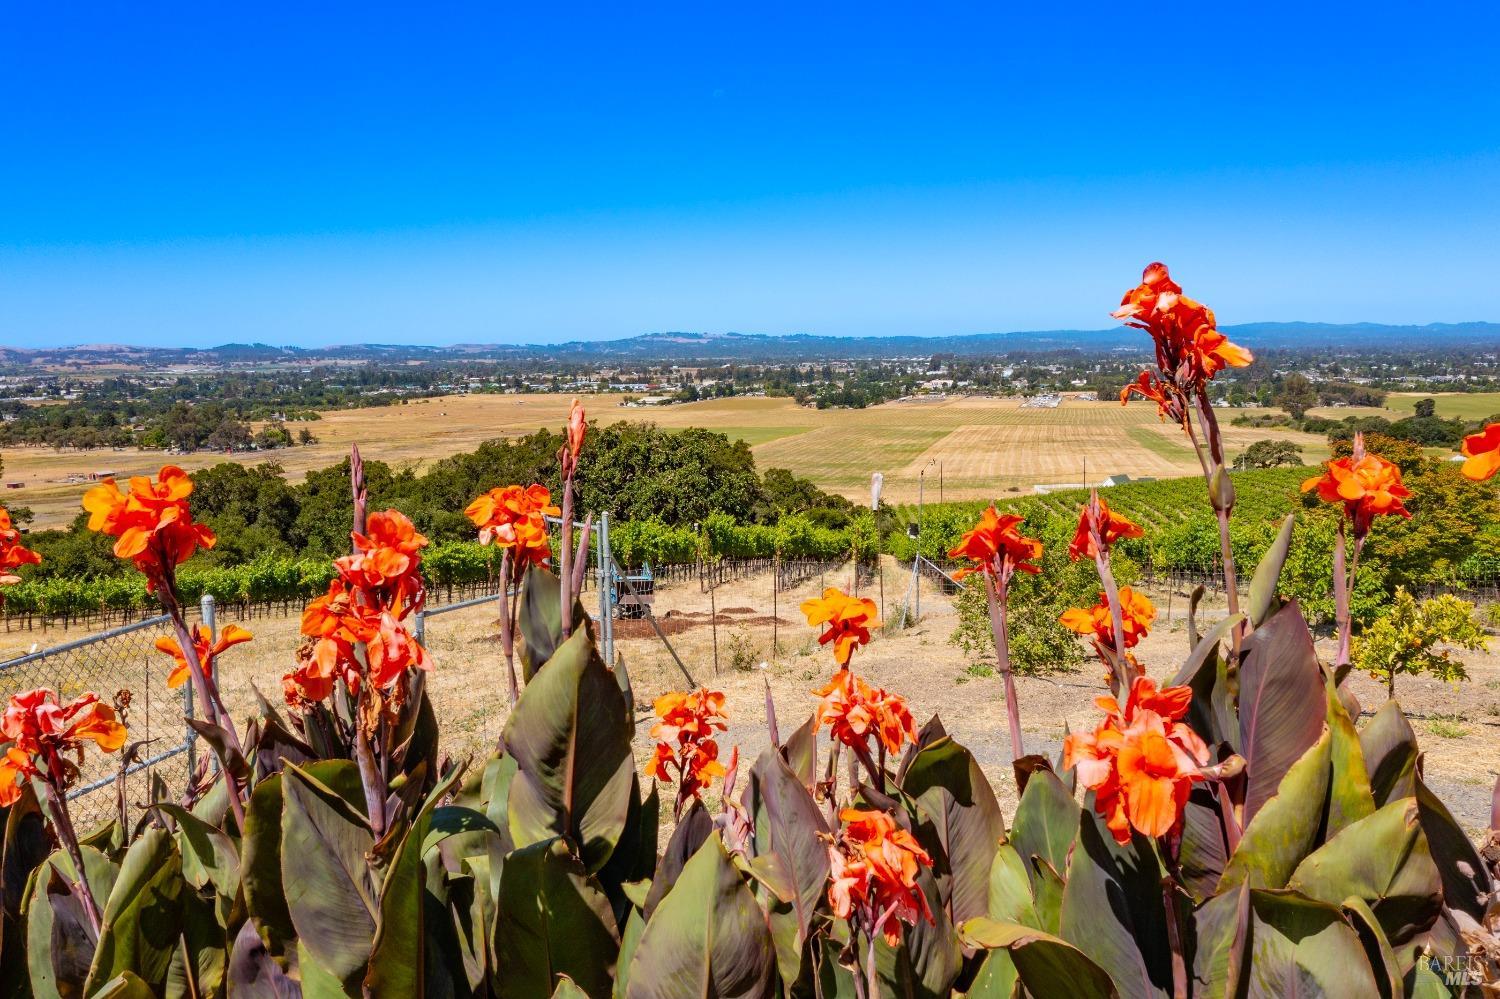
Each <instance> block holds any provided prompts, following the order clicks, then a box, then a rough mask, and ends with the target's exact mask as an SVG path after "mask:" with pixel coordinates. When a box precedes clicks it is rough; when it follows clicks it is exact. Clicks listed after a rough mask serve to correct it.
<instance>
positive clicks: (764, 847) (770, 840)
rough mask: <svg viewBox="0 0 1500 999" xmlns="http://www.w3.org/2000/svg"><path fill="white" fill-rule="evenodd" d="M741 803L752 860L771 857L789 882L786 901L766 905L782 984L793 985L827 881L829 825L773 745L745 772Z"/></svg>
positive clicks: (799, 779)
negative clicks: (751, 838)
mask: <svg viewBox="0 0 1500 999" xmlns="http://www.w3.org/2000/svg"><path fill="white" fill-rule="evenodd" d="M745 800H746V802H747V805H748V807H749V809H750V813H751V819H752V823H753V826H754V831H755V839H754V842H755V852H756V854H757V859H761V858H766V857H770V858H775V859H777V860H778V861H779V865H780V867H781V870H782V871H783V872H784V873H785V874H786V877H787V880H788V882H789V887H790V889H791V890H790V892H789V893H788V895H789V900H788V901H785V902H771V903H770V906H769V918H770V924H771V935H772V937H773V938H774V940H775V943H776V957H777V963H778V965H779V966H780V969H781V976H782V978H783V979H784V980H786V981H788V982H791V981H795V980H796V979H797V977H798V973H799V971H800V969H801V966H802V956H803V950H804V948H805V946H806V943H807V939H808V937H809V936H810V935H811V934H812V932H813V930H814V929H815V928H816V927H815V923H814V913H815V912H816V910H817V908H818V904H819V902H821V900H822V898H823V892H824V889H825V887H826V886H827V882H828V871H829V862H828V842H827V840H826V839H825V838H823V837H826V836H827V834H828V825H827V823H826V822H825V821H824V819H823V813H822V811H821V810H820V809H819V808H818V804H817V802H815V801H813V798H812V795H811V794H809V793H808V790H807V788H806V787H805V786H804V785H803V784H802V780H801V778H799V777H798V776H797V774H796V773H794V772H793V771H792V768H791V767H790V766H788V765H787V762H786V760H784V759H783V758H782V756H781V754H780V753H779V752H777V750H776V749H775V747H772V748H769V749H767V750H766V751H765V752H763V753H761V755H760V758H759V759H757V760H756V761H755V765H754V766H753V767H751V768H750V774H749V787H748V788H747V791H746V796H745Z"/></svg>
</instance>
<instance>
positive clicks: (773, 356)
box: [0, 322, 1500, 365]
mask: <svg viewBox="0 0 1500 999" xmlns="http://www.w3.org/2000/svg"><path fill="white" fill-rule="evenodd" d="M1220 329H1221V330H1222V331H1223V332H1224V333H1225V334H1226V335H1228V336H1229V337H1230V339H1232V340H1234V341H1235V342H1236V343H1241V344H1244V345H1245V346H1248V347H1251V348H1262V349H1265V348H1284V347H1303V348H1306V347H1316V348H1330V349H1336V348H1348V347H1358V346H1373V347H1391V346H1414V345H1431V346H1444V345H1456V344H1460V343H1468V344H1472V345H1473V346H1475V347H1486V346H1488V347H1500V323H1490V322H1469V323H1428V324H1426V325H1422V326H1397V325H1389V324H1385V323H1344V324H1339V323H1307V322H1270V323H1243V324H1240V325H1237V326H1224V327H1220ZM1146 347H1147V341H1146V339H1145V335H1144V334H1142V333H1140V332H1139V331H1137V330H1132V329H1128V328H1125V327H1115V328H1113V329H1100V330H1027V331H1015V332H1010V333H968V334H961V335H954V336H868V337H854V336H820V335H817V334H811V333H793V334H786V335H777V334H766V333H689V332H659V333H643V334H640V335H639V336H633V337H625V338H623V339H617V340H572V341H568V342H566V343H557V344H486V343H459V344H452V345H450V346H446V347H426V346H412V345H401V344H378V343H366V344H345V345H336V346H328V347H274V346H271V345H269V344H263V343H249V344H245V343H227V344H222V345H220V346H217V347H201V348H200V347H136V346H130V345H122V344H109V343H94V344H86V345H80V346H75V347H54V348H36V349H33V348H24V347H7V346H0V364H7V365H30V364H63V363H68V362H77V363H94V364H107V363H117V364H118V363H140V364H155V365H169V364H200V365H201V364H207V365H213V364H277V363H316V362H319V361H328V362H336V361H344V362H357V361H381V360H383V361H408V360H418V361H421V360H426V361H444V360H463V359H475V360H479V359H494V360H525V359H532V360H547V359H556V360H564V361H575V362H585V363H586V362H589V361H610V360H618V361H624V360H634V361H661V362H677V363H680V362H684V361H705V362H707V361H717V362H727V361H752V362H771V361H813V360H856V359H890V358H899V357H923V356H929V355H932V354H955V355H959V356H967V357H975V356H988V355H1003V354H1017V353H1035V352H1038V351H1052V350H1068V349H1080V350H1082V349H1090V350H1100V349H1105V350H1115V349H1132V348H1136V349H1140V350H1145V349H1146Z"/></svg>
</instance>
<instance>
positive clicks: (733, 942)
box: [625, 832, 776, 999]
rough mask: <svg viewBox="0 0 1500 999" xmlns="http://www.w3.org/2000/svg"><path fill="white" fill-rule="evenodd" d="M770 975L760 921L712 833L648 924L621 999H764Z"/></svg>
mask: <svg viewBox="0 0 1500 999" xmlns="http://www.w3.org/2000/svg"><path fill="white" fill-rule="evenodd" d="M775 975H776V953H775V948H774V946H773V945H772V943H771V933H770V930H769V929H768V928H767V926H766V919H765V915H764V913H762V912H761V909H760V906H759V905H757V904H756V901H755V896H754V895H753V894H752V893H751V891H750V888H749V886H748V885H747V884H746V883H745V881H744V878H742V877H741V875H740V872H739V871H737V870H736V869H735V866H734V864H733V863H732V862H731V861H730V859H729V854H728V853H726V852H725V850H724V843H723V841H722V840H721V839H720V838H719V834H718V832H714V833H713V834H712V835H710V836H709V838H708V840H707V841H706V842H705V843H704V844H703V846H702V847H700V848H699V850H698V852H697V853H695V854H693V856H692V859H690V860H689V861H688V862H687V865H686V866H685V867H684V868H683V869H682V876H681V877H679V878H678V879H677V883H676V884H675V885H674V886H673V887H672V890H671V891H669V892H668V893H667V895H666V897H665V898H663V899H662V901H661V904H660V905H659V906H657V909H656V913H655V914H654V915H653V916H652V917H651V918H650V919H649V920H647V922H646V929H645V932H644V933H642V934H641V940H640V943H639V945H638V946H637V947H636V951H635V957H634V959H633V960H632V961H631V962H630V968H629V985H628V987H627V989H626V993H625V994H626V997H627V999H689V997H700V999H710V997H712V999H733V997H752V996H756V997H758V996H766V995H769V994H770V993H771V987H772V982H773V980H774V978H775Z"/></svg>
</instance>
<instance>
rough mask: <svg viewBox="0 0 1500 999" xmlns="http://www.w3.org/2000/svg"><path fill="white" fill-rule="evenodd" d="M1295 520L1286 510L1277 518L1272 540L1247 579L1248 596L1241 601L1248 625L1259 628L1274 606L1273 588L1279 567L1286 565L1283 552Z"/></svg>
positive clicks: (1274, 589) (1289, 542) (1278, 580)
mask: <svg viewBox="0 0 1500 999" xmlns="http://www.w3.org/2000/svg"><path fill="white" fill-rule="evenodd" d="M1295 521H1296V515H1295V514H1290V513H1289V514H1287V515H1286V517H1285V518H1284V519H1283V520H1282V521H1281V529H1280V530H1278V531H1277V532H1276V540H1274V541H1272V542H1271V547H1269V548H1267V549H1266V553H1265V554H1264V555H1262V556H1261V557H1260V564H1259V565H1257V566H1256V567H1255V575H1254V576H1252V577H1251V578H1250V595H1249V599H1248V600H1247V601H1246V602H1245V612H1246V616H1247V617H1248V618H1249V619H1250V627H1252V628H1259V627H1260V626H1261V625H1262V624H1263V623H1264V622H1265V620H1266V618H1267V617H1269V616H1270V614H1271V612H1272V611H1273V610H1275V609H1276V604H1277V600H1276V587H1277V584H1278V583H1279V582H1280V580H1281V569H1282V566H1284V565H1286V556H1287V552H1288V551H1290V550H1291V547H1292V525H1293V523H1294V522H1295Z"/></svg>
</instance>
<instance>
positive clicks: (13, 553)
mask: <svg viewBox="0 0 1500 999" xmlns="http://www.w3.org/2000/svg"><path fill="white" fill-rule="evenodd" d="M41 561H42V557H41V556H40V555H38V554H37V553H36V552H34V551H32V550H31V549H30V548H27V547H26V546H25V545H23V544H21V532H20V531H18V530H16V528H15V525H13V524H12V523H11V519H10V511H9V510H7V509H5V507H3V506H0V586H10V585H13V584H15V583H19V582H20V581H21V577H20V576H17V575H16V574H15V572H14V570H15V569H19V568H20V567H21V566H23V565H39V564H40V563H41Z"/></svg>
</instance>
